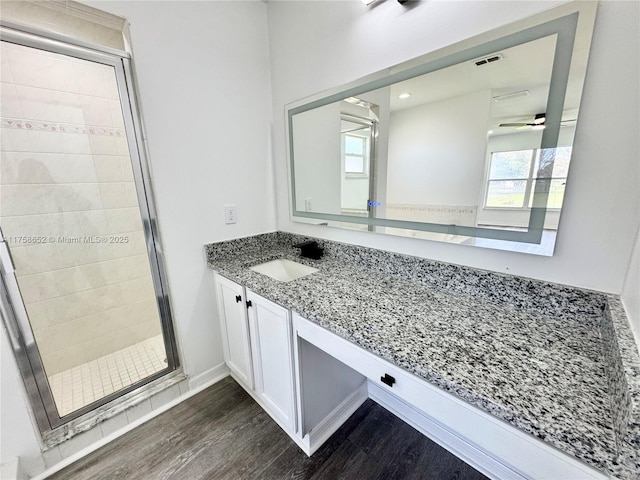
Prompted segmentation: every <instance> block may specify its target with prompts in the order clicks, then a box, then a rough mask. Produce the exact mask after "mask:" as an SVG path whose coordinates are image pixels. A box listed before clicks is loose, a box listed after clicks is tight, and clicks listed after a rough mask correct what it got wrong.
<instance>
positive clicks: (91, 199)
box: [0, 41, 177, 428]
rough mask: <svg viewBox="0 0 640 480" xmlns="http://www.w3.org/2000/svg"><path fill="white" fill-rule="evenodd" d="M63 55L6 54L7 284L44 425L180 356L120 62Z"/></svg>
mask: <svg viewBox="0 0 640 480" xmlns="http://www.w3.org/2000/svg"><path fill="white" fill-rule="evenodd" d="M35 43H37V42H35ZM63 49H64V45H63V46H62V47H61V48H54V49H53V50H58V53H56V52H55V51H49V50H48V49H44V48H35V47H34V46H28V45H25V44H18V43H10V42H8V41H2V52H1V53H2V69H1V75H2V78H1V80H2V85H1V90H0V92H1V94H2V103H1V104H2V111H1V116H2V118H1V124H0V127H1V128H0V140H1V144H0V154H1V163H0V227H1V229H2V233H3V236H4V241H5V242H6V246H7V247H8V250H9V252H10V256H11V259H12V261H11V267H12V268H9V269H7V267H6V265H3V267H4V270H5V277H7V278H4V281H5V283H7V284H9V283H11V282H15V283H16V284H17V290H18V291H19V298H17V296H18V294H17V293H16V292H14V294H13V295H12V296H11V299H10V300H11V303H12V304H13V310H14V311H15V312H16V314H17V316H20V313H22V314H23V316H24V317H26V321H25V322H23V323H24V324H23V325H22V335H23V336H24V338H25V341H26V344H27V345H28V346H30V348H27V350H28V351H27V353H28V354H29V362H30V364H31V367H32V370H33V371H34V373H35V376H36V383H37V385H38V390H39V394H40V396H41V398H42V399H43V402H44V404H45V408H47V409H48V410H49V411H48V412H47V415H48V418H49V424H50V427H51V428H54V427H55V426H57V425H58V424H61V423H64V421H66V420H67V419H70V418H75V417H77V416H79V415H81V414H83V413H85V412H87V411H89V410H91V409H92V408H95V407H96V406H98V405H101V404H103V403H105V402H107V401H110V400H111V399H113V398H116V397H117V396H118V395H119V394H122V393H124V392H127V391H130V390H131V389H133V388H135V387H137V386H140V385H141V384H143V383H145V382H148V381H149V380H150V379H153V378H158V376H160V375H162V374H164V373H167V372H169V371H171V370H174V369H175V368H176V364H177V361H176V356H175V353H174V352H175V347H174V343H173V338H172V331H171V322H170V315H169V310H168V301H167V297H166V293H165V291H164V286H163V279H162V278H161V272H162V269H161V267H162V265H161V262H159V261H158V252H157V251H156V249H155V239H154V231H153V225H152V221H151V218H152V213H153V212H152V211H151V210H150V203H149V202H150V200H151V199H150V198H149V197H148V192H146V189H145V186H146V185H145V181H144V180H145V179H144V176H143V168H142V166H141V164H140V161H139V157H138V155H139V151H138V149H137V145H136V136H135V129H134V123H133V118H134V117H133V115H132V111H131V106H130V103H129V96H128V92H127V89H126V84H125V77H124V67H123V64H122V59H120V58H117V57H115V58H113V57H108V56H105V55H96V54H93V53H92V52H88V53H87V55H83V54H82V53H78V52H79V49H75V50H74V51H73V54H63V53H59V52H60V51H61V50H63ZM83 57H85V58H83ZM4 262H5V263H6V262H7V260H6V258H5V259H4ZM10 270H14V271H13V277H12V276H11V275H7V272H10ZM8 289H9V290H11V288H10V286H9V288H8ZM38 377H39V378H38ZM47 399H49V401H47ZM51 400H52V401H51ZM47 404H49V406H48V407H47ZM52 407H55V412H54V411H51V410H53V408H52ZM62 417H66V418H65V420H62Z"/></svg>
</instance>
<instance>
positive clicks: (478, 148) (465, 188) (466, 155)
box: [387, 90, 491, 206]
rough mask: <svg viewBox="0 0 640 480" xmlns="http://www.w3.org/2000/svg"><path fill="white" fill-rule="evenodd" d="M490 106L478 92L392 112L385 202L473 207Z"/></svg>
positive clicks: (487, 93) (488, 97) (481, 171)
mask: <svg viewBox="0 0 640 480" xmlns="http://www.w3.org/2000/svg"><path fill="white" fill-rule="evenodd" d="M490 107H491V92H490V91H489V90H484V91H479V92H472V93H469V94H466V95H461V96H458V97H453V98H447V99H445V100H440V101H437V102H431V103H428V104H425V105H419V106H416V107H413V108H406V109H402V110H397V111H395V112H392V113H391V121H390V124H389V160H388V165H387V202H388V203H404V204H413V205H467V206H469V205H477V202H478V198H479V197H480V189H481V188H482V184H483V181H482V180H483V174H484V152H485V149H486V144H487V125H488V124H489V114H490ZM451 186H454V188H451Z"/></svg>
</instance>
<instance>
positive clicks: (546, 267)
mask: <svg viewBox="0 0 640 480" xmlns="http://www.w3.org/2000/svg"><path fill="white" fill-rule="evenodd" d="M561 3H563V2H560V1H556V2H552V1H550V2H546V1H539V2H520V1H514V2H508V1H504V2H492V1H488V2H485V1H474V2H465V1H462V2H456V1H449V2H415V3H414V4H413V7H412V8H406V7H403V6H401V5H399V4H398V3H397V2H391V1H389V2H382V3H379V4H377V5H375V6H374V7H370V8H367V7H365V6H363V5H362V4H361V3H360V2H313V1H310V2H271V3H269V8H268V18H269V32H270V54H271V63H272V85H273V90H272V91H273V102H274V103H273V105H274V112H275V115H274V161H275V165H276V182H277V200H278V227H279V228H280V229H281V230H285V231H291V232H297V233H304V234H309V235H315V236H319V237H324V238H329V239H334V240H339V241H344V242H349V243H357V244H361V245H365V246H370V247H375V248H381V249H384V250H393V251H398V252H402V253H406V254H411V255H417V256H422V257H428V258H432V259H436V260H441V261H447V262H452V263H456V264H464V265H470V266H473V267H478V268H484V269H488V270H494V271H503V272H509V273H513V274H517V275H522V276H526V277H532V278H539V279H543V280H547V281H552V282H559V283H565V284H569V285H575V286H580V287H586V288H593V289H597V290H602V291H606V292H614V293H620V292H621V290H622V283H623V281H624V277H625V273H626V270H627V264H628V263H627V262H628V259H629V256H630V254H631V249H632V245H633V238H634V235H635V232H636V229H637V227H638V223H639V221H638V219H639V217H640V211H639V206H640V198H639V194H640V193H639V189H638V175H639V171H638V170H639V167H640V165H639V164H638V158H639V157H640V145H639V142H638V137H639V136H638V135H637V132H638V131H639V130H640V125H639V122H638V119H639V115H638V104H639V103H640V101H639V98H638V94H639V92H638V88H637V86H638V83H639V82H640V79H639V75H638V68H639V67H638V64H639V61H640V52H639V51H638V48H639V44H640V41H639V39H638V28H637V26H638V22H639V19H638V9H639V4H638V3H637V2H615V1H605V2H601V3H600V6H599V11H598V17H597V19H596V26H595V32H594V36H593V43H592V49H591V57H590V63H589V68H588V72H587V79H586V84H585V90H584V95H583V98H582V105H581V112H580V115H581V116H580V121H579V124H578V126H577V131H576V138H575V143H574V158H573V163H572V166H571V176H570V179H569V183H568V185H567V194H566V198H565V205H564V211H563V218H562V220H561V222H560V234H559V238H558V242H557V247H556V251H555V254H554V256H553V257H539V256H533V255H525V254H521V253H515V252H503V251H496V250H488V249H480V248H474V247H468V246H461V245H454V244H444V243H436V242H430V241H425V240H416V239H409V238H397V237H388V236H383V235H372V234H369V233H362V232H350V231H341V230H337V229H330V228H326V227H324V228H323V227H320V226H312V225H302V224H297V223H293V222H291V221H290V220H289V215H288V208H287V196H286V192H287V184H286V182H287V177H286V168H287V166H286V155H285V150H284V145H285V135H284V128H283V122H282V118H283V117H284V115H283V112H284V106H285V105H286V104H288V103H291V102H293V101H295V100H298V99H301V98H304V97H307V96H310V95H312V94H315V93H317V92H320V91H323V90H325V89H329V88H333V87H336V86H339V85H342V84H344V83H346V82H349V81H352V80H354V79H356V78H359V77H361V76H364V75H366V74H369V73H372V72H375V71H378V70H381V69H383V68H385V67H388V66H390V65H394V64H397V63H400V62H402V61H405V60H408V59H411V58H413V57H416V56H419V55H421V54H424V53H427V52H429V51H433V50H436V49H438V48H440V47H443V46H446V45H448V44H451V43H454V42H456V41H459V40H462V39H465V38H468V37H471V36H473V35H476V34H479V33H481V32H484V31H487V30H490V29H492V28H496V27H498V26H500V25H503V24H506V23H509V22H512V21H515V20H518V19H521V18H524V17H527V16H530V15H532V14H534V13H536V12H539V11H542V10H545V9H548V8H550V7H553V6H555V5H559V4H561ZM621 46H622V47H624V48H622V47H621ZM603 92H604V93H603Z"/></svg>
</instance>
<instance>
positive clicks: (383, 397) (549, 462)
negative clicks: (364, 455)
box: [369, 381, 608, 480]
mask: <svg viewBox="0 0 640 480" xmlns="http://www.w3.org/2000/svg"><path fill="white" fill-rule="evenodd" d="M369 398H371V399H372V400H373V401H375V402H377V403H378V404H380V405H381V406H382V407H384V408H386V409H387V410H389V411H390V412H391V413H393V414H394V415H396V416H397V417H399V418H400V419H402V420H404V421H405V422H407V423H408V424H409V425H411V426H412V427H414V428H415V429H416V430H418V431H419V432H421V433H422V434H424V435H425V436H427V437H429V438H430V439H431V440H433V441H434V442H436V443H437V444H439V445H441V446H442V447H444V448H445V449H447V450H448V451H450V452H451V453H453V454H454V455H455V456H457V457H458V458H460V459H462V460H464V461H465V462H466V463H468V464H469V465H471V466H472V467H473V468H475V469H476V470H478V471H480V472H482V473H483V474H484V475H486V476H487V477H489V478H493V479H498V480H512V479H513V480H524V479H529V478H536V479H538V478H539V479H553V480H555V479H558V478H562V479H565V480H570V479H572V480H586V479H592V480H604V479H606V478H608V477H607V476H606V475H604V474H602V473H601V472H598V471H597V470H595V469H593V468H592V467H590V466H588V465H586V464H585V463H582V462H580V461H579V460H577V459H576V458H574V457H571V456H569V455H567V454H565V453H562V452H560V451H559V450H557V449H555V448H554V447H552V446H551V445H548V444H546V443H544V442H542V441H541V440H538V439H536V438H534V437H533V436H531V435H528V434H526V433H524V432H521V431H517V432H515V433H514V432H513V427H511V426H506V425H505V426H504V431H503V432H504V434H497V435H496V434H495V432H494V435H496V436H495V438H496V441H497V443H496V444H494V448H495V446H496V445H498V446H504V442H505V441H508V442H510V444H511V446H514V448H515V449H516V451H518V452H520V453H521V454H519V455H517V456H509V457H507V458H509V459H510V460H512V461H517V462H518V463H517V464H516V465H517V466H513V467H512V466H510V465H508V464H507V463H506V462H503V461H501V459H502V458H503V457H502V456H499V455H496V454H495V451H492V450H484V449H481V448H479V447H478V446H477V445H476V444H474V443H472V442H473V441H474V440H473V439H471V440H469V439H467V438H466V437H463V436H461V435H459V434H457V433H456V432H454V431H453V430H451V429H450V428H448V427H447V426H446V425H444V424H442V423H440V422H438V421H437V420H435V419H433V418H432V417H430V416H429V415H428V414H426V413H424V412H423V411H422V410H419V409H418V408H416V407H413V406H412V405H409V404H408V403H407V402H405V401H403V400H402V399H400V398H398V397H397V396H395V395H394V394H392V393H390V392H388V391H386V390H385V389H383V388H382V387H380V386H379V385H377V384H376V383H374V382H371V381H369ZM453 407H454V405H453V404H452V408H453ZM494 422H497V421H494ZM485 426H487V427H489V424H485ZM467 433H470V432H467ZM508 433H510V434H511V435H510V436H507V434H508ZM485 434H486V433H485V432H475V433H474V435H476V436H478V435H479V436H480V437H482V436H484V435H485ZM472 436H473V435H472ZM478 438H479V437H478ZM498 450H499V449H498Z"/></svg>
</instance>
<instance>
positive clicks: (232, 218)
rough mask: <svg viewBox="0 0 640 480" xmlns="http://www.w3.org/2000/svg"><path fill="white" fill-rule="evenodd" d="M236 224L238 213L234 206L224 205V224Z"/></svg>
mask: <svg viewBox="0 0 640 480" xmlns="http://www.w3.org/2000/svg"><path fill="white" fill-rule="evenodd" d="M237 222H238V211H237V210H236V206H235V205H225V206H224V223H225V224H226V225H229V224H231V223H237Z"/></svg>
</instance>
